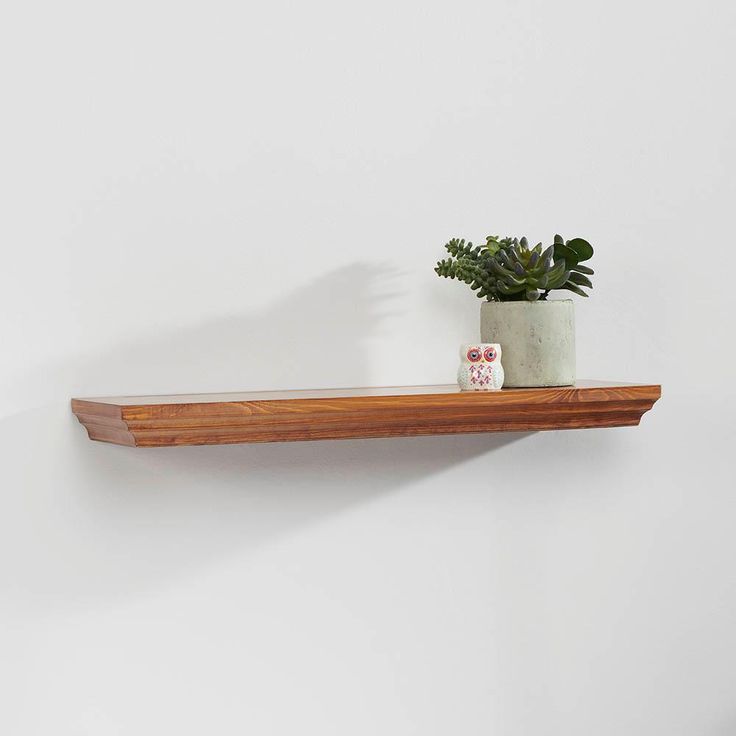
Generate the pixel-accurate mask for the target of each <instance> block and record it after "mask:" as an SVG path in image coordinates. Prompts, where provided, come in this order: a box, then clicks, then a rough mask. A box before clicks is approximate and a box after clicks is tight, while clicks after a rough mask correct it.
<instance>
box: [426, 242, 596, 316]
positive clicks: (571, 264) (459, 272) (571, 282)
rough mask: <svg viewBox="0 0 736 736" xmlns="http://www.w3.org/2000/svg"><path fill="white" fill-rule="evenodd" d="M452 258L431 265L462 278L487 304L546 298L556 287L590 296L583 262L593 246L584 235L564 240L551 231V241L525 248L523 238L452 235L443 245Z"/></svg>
mask: <svg viewBox="0 0 736 736" xmlns="http://www.w3.org/2000/svg"><path fill="white" fill-rule="evenodd" d="M445 250H446V251H447V252H448V253H449V255H450V257H449V258H445V259H443V260H441V261H439V262H438V263H437V265H436V267H435V269H434V270H435V272H436V273H437V275H438V276H443V277H444V278H448V279H457V280H458V281H463V282H465V283H466V284H468V286H470V288H471V289H472V290H473V291H475V292H476V294H477V296H478V297H479V298H480V299H487V300H488V301H489V302H507V301H524V300H526V301H530V302H533V301H537V300H538V299H539V300H544V299H546V298H547V295H548V294H549V292H550V291H552V290H554V289H567V290H568V291H572V292H574V293H575V294H579V295H580V296H586V297H587V296H588V294H587V293H586V292H585V291H583V288H582V287H586V288H588V289H592V288H593V284H592V283H591V281H590V279H589V278H588V276H592V275H593V269H592V268H588V267H587V266H584V265H582V262H583V261H587V260H590V258H591V257H592V256H593V248H592V246H591V245H590V243H588V242H587V241H586V240H583V239H582V238H573V239H572V240H564V239H563V238H562V237H561V236H560V235H555V237H554V241H553V243H552V245H550V246H548V247H547V248H544V247H543V245H542V243H537V245H535V246H534V247H533V248H530V247H529V243H528V241H527V239H526V238H521V239H519V238H499V237H498V236H496V235H489V236H488V237H487V238H486V243H485V245H473V244H472V243H471V242H467V243H466V242H465V240H458V239H457V238H454V239H453V240H451V241H450V242H449V243H447V244H446V245H445Z"/></svg>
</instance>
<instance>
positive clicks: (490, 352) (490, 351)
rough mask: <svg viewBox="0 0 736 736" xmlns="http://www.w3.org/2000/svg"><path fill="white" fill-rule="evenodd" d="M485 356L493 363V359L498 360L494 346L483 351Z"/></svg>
mask: <svg viewBox="0 0 736 736" xmlns="http://www.w3.org/2000/svg"><path fill="white" fill-rule="evenodd" d="M483 357H484V358H485V359H486V360H487V361H488V362H489V363H493V361H494V360H496V350H495V349H494V348H486V351H485V353H483Z"/></svg>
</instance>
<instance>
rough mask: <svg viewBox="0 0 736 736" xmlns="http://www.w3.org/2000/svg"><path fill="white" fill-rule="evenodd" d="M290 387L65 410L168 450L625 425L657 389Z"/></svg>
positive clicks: (93, 429) (126, 441)
mask: <svg viewBox="0 0 736 736" xmlns="http://www.w3.org/2000/svg"><path fill="white" fill-rule="evenodd" d="M413 388H414V387H406V389H405V390H406V391H408V390H409V389H413ZM431 389H434V392H432V391H431ZM398 390H399V389H397V391H398ZM357 391H358V390H356V392H357ZM295 393H298V395H299V398H294V399H291V398H288V393H287V394H278V396H279V398H273V396H274V395H275V394H273V393H272V392H264V393H262V394H250V395H248V396H249V399H248V400H245V401H241V400H224V401H223V400H217V401H208V400H207V398H208V397H207V395H202V396H197V397H192V396H187V397H181V398H182V399H183V401H182V402H181V403H177V401H176V400H175V399H176V397H161V398H160V401H159V402H157V401H155V400H151V399H152V398H153V397H151V399H147V400H146V401H145V403H127V402H129V401H130V400H129V399H128V400H123V399H120V400H119V401H120V402H121V403H115V401H116V400H115V399H114V398H110V399H104V400H102V399H73V400H72V411H73V412H74V414H75V415H76V416H77V418H78V420H79V422H80V423H81V424H82V425H83V426H84V427H85V428H86V430H87V433H88V435H89V437H90V439H93V440H98V441H101V442H109V443H114V444H119V445H127V446H135V447H171V446H178V445H212V444H233V443H244V442H245V443H249V442H284V441H304V440H323V439H362V438H377V437H406V436H422V435H442V434H472V433H479V432H531V431H539V430H553V429H587V428H596V427H624V426H635V425H637V424H639V422H640V420H641V417H642V416H643V414H644V413H646V412H647V411H649V409H651V408H652V406H653V405H654V403H655V402H656V401H657V400H658V399H659V398H660V395H661V387H660V386H659V385H656V384H650V385H634V384H612V385H605V384H604V385H591V386H582V387H581V386H572V387H556V388H537V389H508V390H503V391H500V392H460V391H453V390H451V387H447V386H443V387H427V393H421V392H420V393H413V392H410V393H404V394H397V395H391V394H386V395H360V394H359V393H351V392H346V395H341V396H330V397H329V398H322V397H320V396H319V392H315V396H314V397H304V396H303V393H304V392H295ZM253 396H258V397H259V398H253ZM284 396H286V398H284ZM260 397H263V398H260ZM218 398H220V397H219V396H218ZM192 399H196V400H192Z"/></svg>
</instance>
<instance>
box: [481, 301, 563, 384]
mask: <svg viewBox="0 0 736 736" xmlns="http://www.w3.org/2000/svg"><path fill="white" fill-rule="evenodd" d="M480 337H481V340H482V342H484V343H486V342H497V343H500V345H501V347H502V349H503V367H504V370H505V373H506V377H505V380H504V386H506V387H522V386H570V385H572V384H573V383H575V310H574V305H573V302H572V300H571V299H564V300H552V301H543V302H539V301H538V302H525V301H524V302H483V304H482V305H481V309H480Z"/></svg>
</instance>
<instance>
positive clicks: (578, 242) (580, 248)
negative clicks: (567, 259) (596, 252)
mask: <svg viewBox="0 0 736 736" xmlns="http://www.w3.org/2000/svg"><path fill="white" fill-rule="evenodd" d="M565 245H566V246H567V247H568V248H569V249H570V250H571V251H573V252H574V253H576V254H577V257H578V258H577V260H578V262H579V261H588V260H590V259H591V258H592V257H593V246H592V245H591V244H590V243H589V242H588V241H587V240H583V239H582V238H573V239H572V240H568V241H567V243H565Z"/></svg>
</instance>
